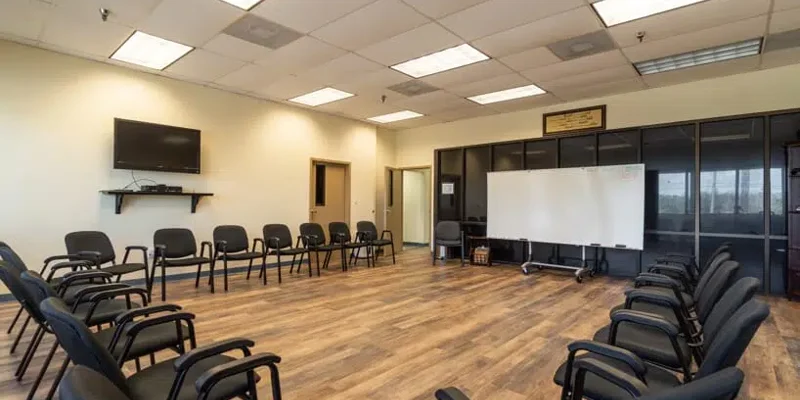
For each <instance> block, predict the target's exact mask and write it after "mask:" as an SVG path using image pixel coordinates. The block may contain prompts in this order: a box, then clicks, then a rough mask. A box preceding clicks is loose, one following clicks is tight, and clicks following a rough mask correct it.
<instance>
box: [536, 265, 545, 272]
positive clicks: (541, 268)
mask: <svg viewBox="0 0 800 400" xmlns="http://www.w3.org/2000/svg"><path fill="white" fill-rule="evenodd" d="M536 268H537V269H538V270H539V271H541V270H543V269H544V267H543V266H541V265H537V266H536Z"/></svg>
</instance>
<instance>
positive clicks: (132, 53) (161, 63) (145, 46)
mask: <svg viewBox="0 0 800 400" xmlns="http://www.w3.org/2000/svg"><path fill="white" fill-rule="evenodd" d="M192 49H194V47H190V46H186V45H183V44H180V43H176V42H173V41H170V40H167V39H162V38H160V37H157V36H153V35H148V34H146V33H144V32H140V31H136V32H134V33H133V35H131V37H129V38H128V40H126V41H125V43H123V44H122V46H120V48H118V49H117V51H115V52H114V54H112V55H111V58H112V59H114V60H119V61H124V62H127V63H131V64H136V65H141V66H143V67H147V68H153V69H157V70H162V69H164V68H167V67H168V66H169V65H170V64H172V63H174V62H175V61H177V60H178V59H179V58H181V57H183V56H184V55H186V53H188V52H190V51H192Z"/></svg>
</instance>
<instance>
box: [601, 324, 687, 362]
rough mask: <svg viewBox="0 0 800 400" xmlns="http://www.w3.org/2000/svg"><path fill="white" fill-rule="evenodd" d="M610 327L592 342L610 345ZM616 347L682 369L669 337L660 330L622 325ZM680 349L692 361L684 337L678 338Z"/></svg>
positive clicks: (618, 331) (618, 328) (618, 329)
mask: <svg viewBox="0 0 800 400" xmlns="http://www.w3.org/2000/svg"><path fill="white" fill-rule="evenodd" d="M609 329H610V327H608V326H606V327H603V328H601V329H600V330H598V331H597V333H595V334H594V338H593V339H592V340H594V341H596V342H602V343H608V335H609ZM614 345H615V346H618V347H622V348H624V349H626V350H630V351H632V352H634V353H635V354H636V355H638V356H639V357H641V358H642V359H645V360H648V361H652V362H656V363H659V364H661V365H665V366H667V367H670V368H681V363H680V361H679V360H678V356H677V355H676V354H675V350H674V349H673V347H672V342H671V341H670V340H669V337H667V335H665V334H664V333H663V332H662V331H659V330H658V329H655V328H651V327H647V326H643V325H633V324H626V323H622V324H619V326H618V327H617V338H616V342H615V343H614ZM678 348H680V351H681V353H683V356H684V357H685V358H686V359H691V357H692V353H691V349H690V348H689V344H688V343H686V340H685V339H684V338H682V337H679V338H678Z"/></svg>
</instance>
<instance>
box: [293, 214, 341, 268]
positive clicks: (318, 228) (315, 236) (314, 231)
mask: <svg viewBox="0 0 800 400" xmlns="http://www.w3.org/2000/svg"><path fill="white" fill-rule="evenodd" d="M300 238H301V239H302V242H303V247H305V248H306V249H308V252H309V257H311V252H312V251H313V252H314V255H315V256H316V257H314V258H315V259H316V262H317V276H319V253H320V252H323V253H325V260H324V261H323V263H322V268H325V269H327V268H328V264H329V263H330V261H331V255H332V253H333V252H334V251H341V255H342V271H344V268H345V259H344V247H343V246H342V245H341V244H339V243H332V244H326V243H325V231H324V230H323V229H322V225H320V224H318V223H316V222H306V223H302V224H300Z"/></svg>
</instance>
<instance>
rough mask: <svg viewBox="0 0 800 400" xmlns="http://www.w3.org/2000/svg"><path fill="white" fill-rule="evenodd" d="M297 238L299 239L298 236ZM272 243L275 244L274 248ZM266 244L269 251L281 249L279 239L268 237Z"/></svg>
mask: <svg viewBox="0 0 800 400" xmlns="http://www.w3.org/2000/svg"><path fill="white" fill-rule="evenodd" d="M297 238H298V239H300V236H298V237H297ZM272 243H275V246H273V245H272ZM267 244H268V245H269V248H270V249H280V248H281V238H279V237H277V236H272V237H269V238H267Z"/></svg>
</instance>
